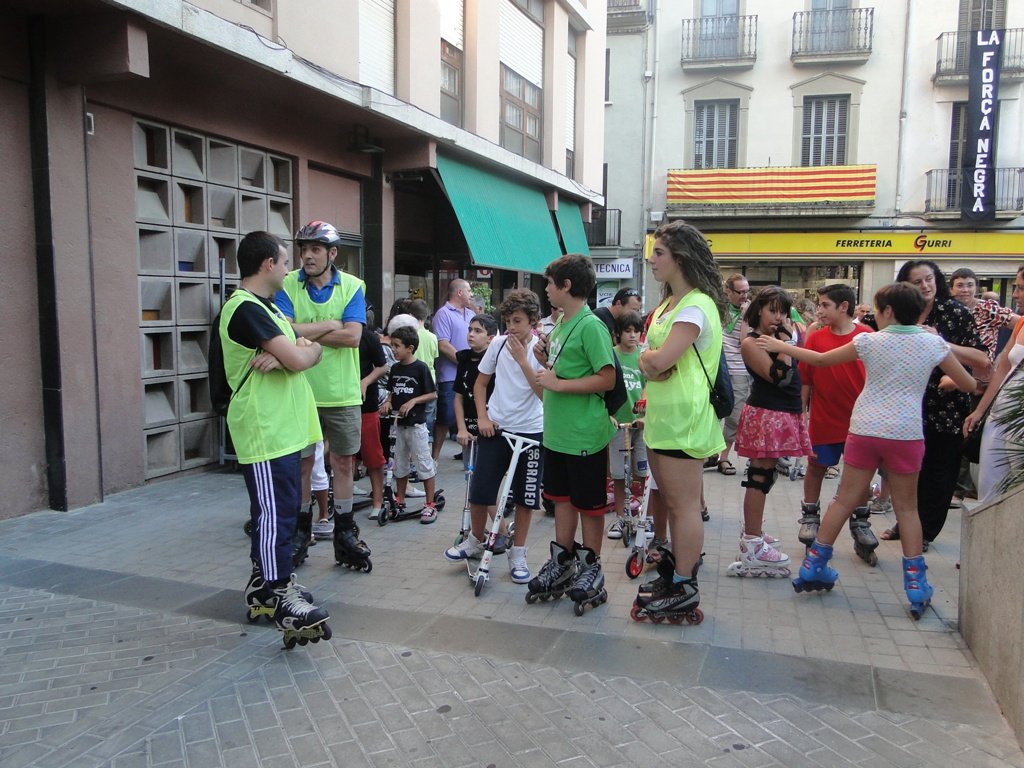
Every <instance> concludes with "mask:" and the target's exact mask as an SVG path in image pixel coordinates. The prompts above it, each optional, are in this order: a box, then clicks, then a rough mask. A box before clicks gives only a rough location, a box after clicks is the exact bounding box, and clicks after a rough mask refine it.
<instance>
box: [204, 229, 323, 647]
mask: <svg viewBox="0 0 1024 768" xmlns="http://www.w3.org/2000/svg"><path fill="white" fill-rule="evenodd" d="M288 264H289V258H288V252H287V250H286V249H285V247H284V243H282V242H281V240H280V239H279V238H277V237H275V236H274V235H271V234H269V233H267V232H250V233H249V234H247V235H246V236H245V237H244V238H242V241H241V243H239V246H238V269H239V273H240V274H241V278H242V280H241V286H240V287H239V288H238V289H237V290H236V291H235V292H234V293H232V294H231V296H230V297H229V298H228V300H227V302H225V304H224V307H223V309H222V310H221V313H220V320H219V323H218V327H217V335H218V340H219V341H220V345H221V349H222V351H223V358H224V373H225V375H226V378H227V382H228V385H229V386H230V387H231V390H232V394H231V400H230V402H229V404H228V413H227V420H228V429H229V430H230V432H231V438H232V442H233V444H234V447H235V454H236V455H237V456H238V463H239V464H240V465H241V466H242V472H243V474H244V475H245V485H246V488H247V489H248V491H249V512H250V515H251V517H252V544H251V551H250V556H251V557H252V562H253V572H252V575H251V576H250V578H249V583H248V584H247V585H246V588H245V602H246V607H247V608H248V609H249V618H250V620H253V621H255V620H256V619H258V618H259V617H260V616H261V615H270V616H272V617H273V619H274V621H275V622H276V623H277V626H278V628H279V629H281V630H283V631H284V632H285V643H286V644H289V647H290V646H291V645H294V644H295V642H296V640H299V639H302V642H303V644H305V642H306V641H307V640H313V642H317V641H319V640H320V639H321V638H323V639H330V629H329V628H328V627H327V624H326V621H327V619H328V616H327V611H325V610H324V609H323V608H318V607H317V606H315V605H313V604H312V599H313V596H312V595H310V594H309V593H308V592H305V591H304V590H303V589H302V588H301V587H300V586H299V585H298V584H296V583H295V577H294V576H293V575H292V537H293V536H294V534H295V522H296V517H297V515H298V513H299V505H300V500H301V485H300V479H301V474H300V469H299V465H300V458H299V457H300V454H301V451H302V450H303V449H304V448H305V447H306V446H307V445H309V444H310V442H313V443H315V442H316V441H317V440H319V439H320V425H319V423H318V422H317V414H316V405H315V403H314V401H313V393H312V391H311V390H310V388H309V383H308V382H307V381H306V377H305V376H304V375H303V374H302V371H306V370H309V369H311V368H312V367H313V366H315V365H316V364H317V363H318V362H319V361H320V354H321V347H320V345H319V344H317V343H316V342H312V341H309V340H308V339H302V338H299V339H296V337H295V333H294V332H293V331H292V327H291V324H290V323H289V322H288V320H287V319H286V318H285V316H284V315H282V314H281V312H280V311H279V310H278V308H277V307H276V306H274V303H273V301H272V300H271V297H272V296H274V294H275V293H276V292H277V291H278V290H280V288H281V286H282V284H283V283H284V279H285V276H286V275H287V274H288Z"/></svg>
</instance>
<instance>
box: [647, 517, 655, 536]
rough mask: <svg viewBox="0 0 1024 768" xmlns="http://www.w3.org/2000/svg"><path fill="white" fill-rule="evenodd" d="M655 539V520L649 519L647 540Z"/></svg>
mask: <svg viewBox="0 0 1024 768" xmlns="http://www.w3.org/2000/svg"><path fill="white" fill-rule="evenodd" d="M653 538H654V518H653V517H648V518H647V540H648V541H650V540H651V539H653Z"/></svg>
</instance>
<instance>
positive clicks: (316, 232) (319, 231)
mask: <svg viewBox="0 0 1024 768" xmlns="http://www.w3.org/2000/svg"><path fill="white" fill-rule="evenodd" d="M295 243H296V244H297V245H300V246H301V245H302V244H303V243H323V244H324V245H325V246H327V250H330V249H331V248H333V247H335V246H337V245H340V244H341V238H340V237H339V236H338V230H337V229H335V228H334V225H333V224H328V223H327V222H326V221H311V222H309V224H307V225H306V226H304V227H303V228H302V229H300V230H299V231H298V232H296V233H295Z"/></svg>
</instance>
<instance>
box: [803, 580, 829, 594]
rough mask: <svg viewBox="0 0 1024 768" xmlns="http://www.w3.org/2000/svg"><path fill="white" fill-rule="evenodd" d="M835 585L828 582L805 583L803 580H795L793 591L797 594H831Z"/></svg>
mask: <svg viewBox="0 0 1024 768" xmlns="http://www.w3.org/2000/svg"><path fill="white" fill-rule="evenodd" d="M834 586H835V584H834V583H832V582H828V581H804V580H803V579H800V578H796V579H793V591H794V592H796V593H797V594H800V593H801V592H831V591H832V587H834Z"/></svg>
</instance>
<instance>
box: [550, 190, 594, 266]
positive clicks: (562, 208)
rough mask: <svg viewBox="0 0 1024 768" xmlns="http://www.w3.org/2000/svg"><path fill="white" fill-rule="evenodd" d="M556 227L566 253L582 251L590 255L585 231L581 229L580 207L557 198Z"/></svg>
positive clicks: (569, 201)
mask: <svg viewBox="0 0 1024 768" xmlns="http://www.w3.org/2000/svg"><path fill="white" fill-rule="evenodd" d="M555 219H556V220H557V221H558V229H559V231H561V233H562V245H564V246H565V252H566V253H582V254H584V255H585V256H589V255H590V246H589V245H587V233H586V232H585V231H584V229H583V215H582V214H581V213H580V207H579V206H578V205H577V204H576V203H574V202H572V201H571V200H563V199H562V198H559V199H558V210H557V211H555Z"/></svg>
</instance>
